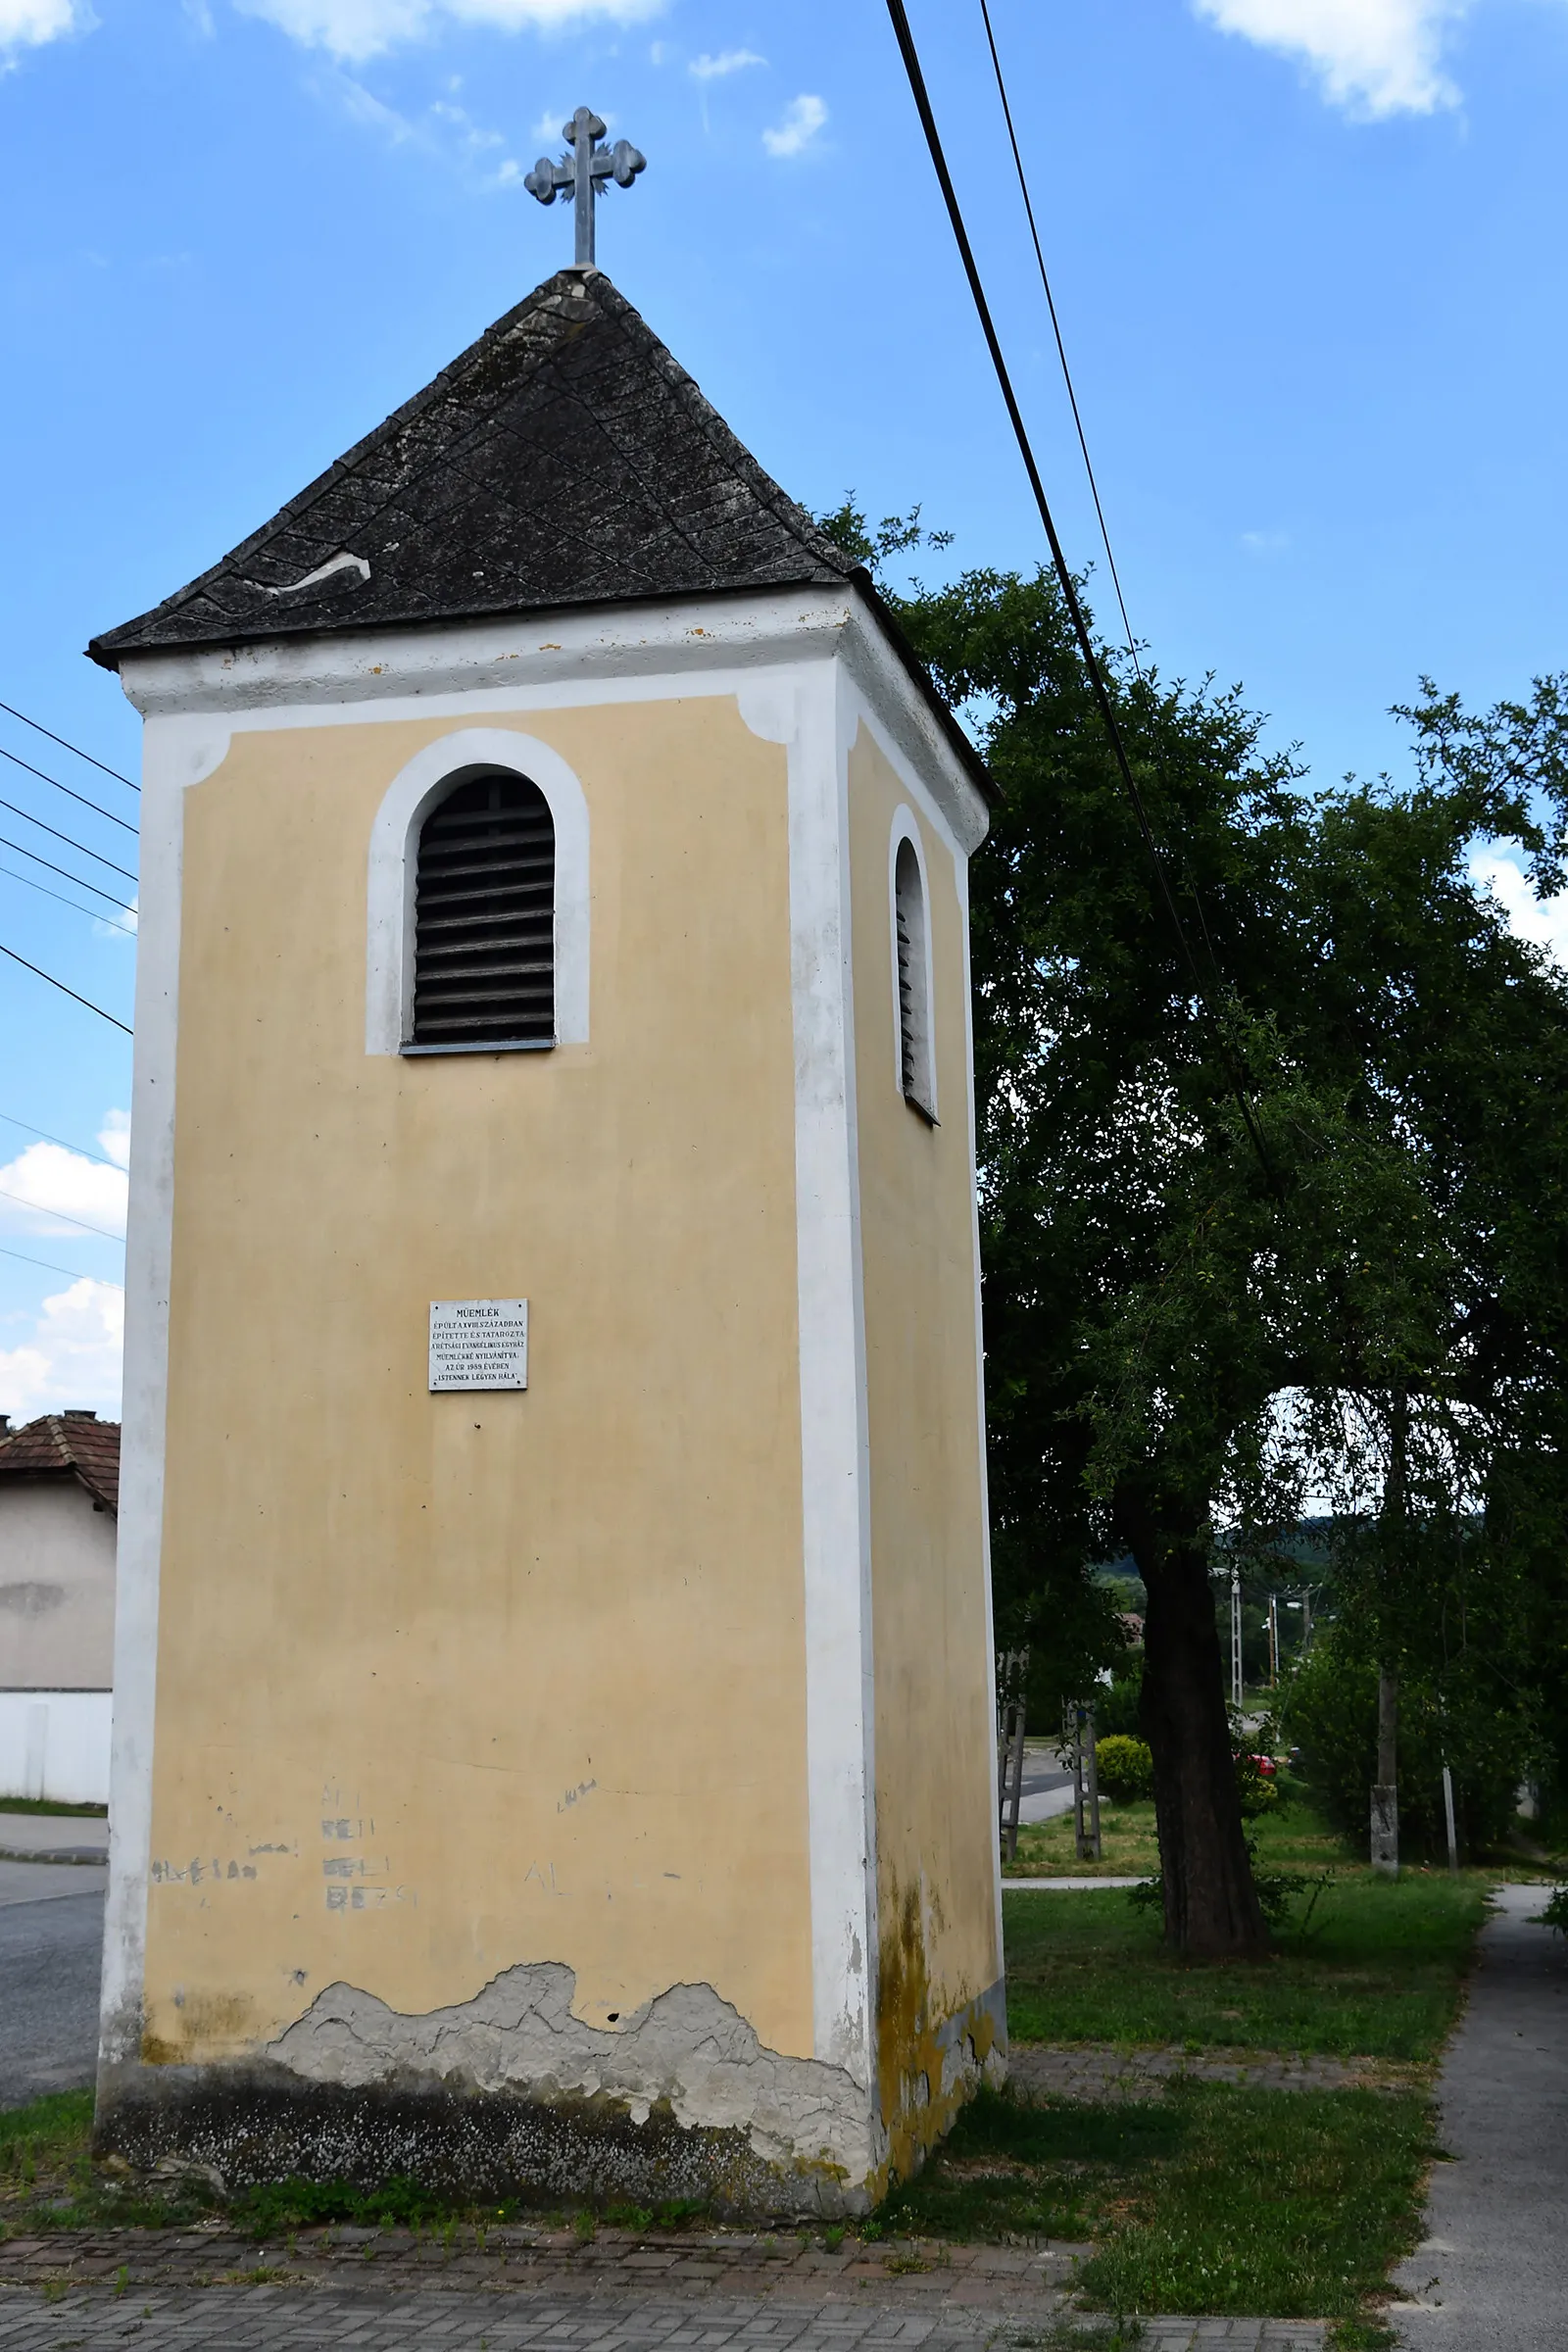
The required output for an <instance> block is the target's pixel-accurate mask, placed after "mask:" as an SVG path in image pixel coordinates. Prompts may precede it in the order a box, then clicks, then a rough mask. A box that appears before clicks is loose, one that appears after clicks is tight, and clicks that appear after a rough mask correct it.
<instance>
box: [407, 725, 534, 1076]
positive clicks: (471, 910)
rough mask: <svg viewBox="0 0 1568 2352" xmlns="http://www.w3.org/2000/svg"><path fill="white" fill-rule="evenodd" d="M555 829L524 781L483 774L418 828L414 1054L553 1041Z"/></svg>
mask: <svg viewBox="0 0 1568 2352" xmlns="http://www.w3.org/2000/svg"><path fill="white" fill-rule="evenodd" d="M555 917H556V828H555V824H554V821H553V819H552V817H551V814H550V809H549V805H548V803H547V802H546V800H545V797H544V794H543V793H542V792H541V791H540V790H539V787H538V786H537V785H536V784H530V783H529V782H528V779H527V778H526V777H525V776H515V775H508V774H506V773H505V772H504V771H503V770H500V769H492V770H490V771H488V772H487V773H484V774H481V775H470V776H468V777H466V779H465V781H464V782H463V783H461V784H459V785H458V786H457V787H456V788H455V789H454V790H453V791H452V792H450V793H448V795H447V797H446V799H445V800H444V801H441V802H438V803H437V805H436V807H435V808H434V809H432V810H431V811H430V814H429V815H428V816H427V817H426V818H425V820H424V823H423V825H422V826H421V827H420V829H419V863H418V878H417V890H416V898H415V934H414V1036H413V1041H412V1042H413V1043H414V1044H415V1045H416V1046H423V1047H427V1048H428V1047H432V1046H450V1047H464V1046H466V1047H475V1046H550V1045H554V1043H555V1038H556V974H555Z"/></svg>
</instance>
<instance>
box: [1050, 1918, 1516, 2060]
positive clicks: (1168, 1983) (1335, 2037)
mask: <svg viewBox="0 0 1568 2352" xmlns="http://www.w3.org/2000/svg"><path fill="white" fill-rule="evenodd" d="M1485 1902H1486V1897H1485V1891H1484V1889H1483V1888H1482V1887H1479V1886H1477V1885H1476V1884H1474V1883H1473V1882H1470V1881H1466V1880H1457V1881H1456V1880H1451V1879H1449V1878H1447V1877H1446V1876H1441V1877H1432V1878H1414V1877H1407V1878H1403V1879H1400V1880H1399V1881H1397V1883H1396V1884H1394V1885H1389V1884H1387V1883H1386V1882H1384V1881H1383V1880H1379V1879H1372V1878H1364V1879H1352V1880H1348V1881H1346V1882H1344V1883H1343V1884H1338V1885H1333V1886H1330V1887H1327V1888H1326V1889H1325V1890H1324V1891H1323V1892H1322V1894H1321V1895H1320V1897H1319V1899H1318V1901H1317V1903H1316V1906H1315V1908H1314V1909H1313V1912H1312V1915H1311V1922H1310V1925H1309V1926H1308V1927H1307V1929H1306V1931H1305V1933H1304V1934H1303V1933H1302V1932H1301V1929H1300V1927H1299V1925H1296V1924H1293V1922H1299V1921H1300V1919H1301V1918H1302V1916H1303V1915H1304V1912H1305V1902H1304V1900H1299V1901H1298V1902H1297V1903H1296V1904H1295V1905H1294V1906H1293V1910H1292V1916H1291V1920H1290V1921H1288V1922H1287V1924H1286V1926H1285V1928H1284V1929H1283V1930H1282V1931H1281V1933H1280V1935H1279V1937H1278V1949H1277V1951H1276V1953H1275V1955H1274V1957H1273V1958H1272V1959H1270V1960H1268V1961H1264V1962H1260V1963H1256V1964H1250V1965H1248V1964H1241V1963H1237V1964H1227V1963H1223V1962H1215V1963H1208V1964H1203V1963H1195V1964H1185V1963H1183V1962H1182V1961H1181V1960H1179V1959H1177V1958H1176V1957H1175V1956H1174V1955H1173V1954H1171V1953H1170V1952H1168V1951H1167V1950H1166V1949H1165V1947H1164V1945H1163V1943H1162V1941H1161V1937H1160V1923H1159V1917H1158V1914H1157V1913H1156V1912H1154V1911H1152V1910H1150V1909H1147V1908H1146V1909H1138V1908H1135V1906H1134V1905H1133V1904H1132V1903H1131V1902H1130V1901H1129V1900H1128V1897H1127V1895H1126V1894H1125V1893H1122V1892H1118V1891H1115V1890H1112V1889H1110V1888H1107V1889H1106V1890H1105V1891H1104V1892H1103V1893H1101V1892H1099V1891H1098V1890H1086V1891H1084V1892H1081V1893H1063V1894H1047V1893H1039V1894H1028V1893H1018V1894H1007V1895H1006V1896H1005V1902H1004V1914H1005V1923H1006V1942H1007V2024H1008V2031H1009V2033H1010V2034H1011V2035H1012V2037H1013V2038H1014V2039H1015V2040H1017V2041H1020V2042H1023V2041H1044V2042H1058V2043H1059V2042H1084V2041H1110V2042H1122V2043H1170V2042H1177V2043H1187V2044H1191V2045H1193V2046H1194V2047H1196V2048H1200V2049H1212V2048H1227V2047H1228V2048H1236V2049H1257V2050H1300V2051H1311V2052H1318V2053H1322V2054H1324V2055H1327V2056H1332V2057H1342V2058H1349V2057H1366V2058H1381V2059H1391V2060H1414V2061H1424V2060H1430V2059H1432V2058H1435V2057H1436V2056H1437V2055H1438V2052H1439V2050H1440V2049H1441V2048H1442V2045H1443V2042H1444V2039H1445V2037H1446V2034H1447V2032H1448V2029H1449V2027H1450V2026H1451V2025H1452V2022H1453V2018H1454V2015H1455V2012H1456V2010H1457V2008H1458V2003H1459V1997H1460V1992H1461V1989H1462V1985H1463V1980H1464V1973H1465V1970H1466V1968H1467V1966H1468V1964H1469V1958H1470V1951H1471V1947H1472V1944H1473V1942H1474V1938H1475V1934H1476V1930H1477V1929H1478V1928H1479V1926H1480V1924H1481V1920H1482V1917H1483V1914H1484V1910H1485ZM1292 2095H1293V2096H1294V2095H1295V2094H1294V2093H1293V2094H1292Z"/></svg>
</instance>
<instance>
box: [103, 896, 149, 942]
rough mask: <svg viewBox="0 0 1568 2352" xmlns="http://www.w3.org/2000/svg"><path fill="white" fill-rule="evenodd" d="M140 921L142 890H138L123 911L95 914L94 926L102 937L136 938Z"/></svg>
mask: <svg viewBox="0 0 1568 2352" xmlns="http://www.w3.org/2000/svg"><path fill="white" fill-rule="evenodd" d="M140 921H141V892H140V891H139V890H138V891H137V892H136V894H135V896H134V897H133V898H132V900H131V902H130V905H129V906H128V907H125V909H124V910H123V913H120V914H99V915H95V916H94V917H93V925H92V927H93V929H94V930H95V931H96V932H97V933H98V935H99V937H100V938H101V939H134V938H135V936H136V931H137V927H138V925H139V924H140Z"/></svg>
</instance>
